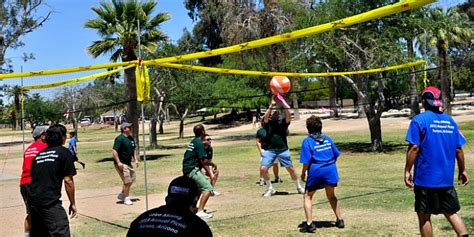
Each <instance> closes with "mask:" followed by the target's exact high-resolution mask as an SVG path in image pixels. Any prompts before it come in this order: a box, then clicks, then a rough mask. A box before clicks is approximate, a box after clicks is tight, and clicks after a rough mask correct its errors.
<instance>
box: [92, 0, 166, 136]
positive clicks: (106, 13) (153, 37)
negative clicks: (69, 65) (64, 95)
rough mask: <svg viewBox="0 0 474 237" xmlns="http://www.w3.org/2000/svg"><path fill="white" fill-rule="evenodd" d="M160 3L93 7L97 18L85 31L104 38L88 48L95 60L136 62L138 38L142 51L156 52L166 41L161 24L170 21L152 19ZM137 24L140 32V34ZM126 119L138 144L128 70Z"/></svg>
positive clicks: (124, 0)
mask: <svg viewBox="0 0 474 237" xmlns="http://www.w3.org/2000/svg"><path fill="white" fill-rule="evenodd" d="M156 5H157V3H156V2H155V1H154V0H150V1H138V0H112V1H111V2H109V1H107V2H105V1H104V2H101V3H100V7H92V11H94V12H95V13H96V14H97V18H95V19H90V20H87V21H86V23H85V27H87V28H91V29H95V30H97V33H98V34H99V35H100V36H101V37H102V39H101V40H98V41H94V42H93V44H92V45H90V46H89V47H87V51H88V52H89V54H91V55H92V56H93V57H98V56H100V55H109V54H110V60H111V61H114V62H116V61H118V60H122V62H126V61H134V60H137V52H138V36H140V44H141V48H142V49H143V50H145V51H148V52H153V51H154V49H155V48H156V46H157V44H158V43H159V42H160V41H163V40H167V39H168V38H167V36H166V35H165V33H164V32H162V31H160V30H159V27H160V24H161V23H163V22H165V21H167V20H169V19H170V15H169V14H168V13H158V14H156V15H154V16H153V11H154V10H155V7H156ZM138 20H139V21H140V32H138ZM124 77H125V95H126V100H127V101H128V102H127V109H126V114H125V116H126V118H127V121H128V122H132V123H133V137H134V138H135V139H136V141H138V106H137V101H136V98H137V91H136V84H135V83H136V80H135V68H129V69H127V70H125V75H124Z"/></svg>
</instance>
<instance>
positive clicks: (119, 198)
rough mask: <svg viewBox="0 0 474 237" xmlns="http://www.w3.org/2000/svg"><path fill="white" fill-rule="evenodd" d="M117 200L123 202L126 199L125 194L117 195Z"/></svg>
mask: <svg viewBox="0 0 474 237" xmlns="http://www.w3.org/2000/svg"><path fill="white" fill-rule="evenodd" d="M117 199H118V200H120V201H122V202H123V201H124V199H125V195H123V193H119V194H118V195H117Z"/></svg>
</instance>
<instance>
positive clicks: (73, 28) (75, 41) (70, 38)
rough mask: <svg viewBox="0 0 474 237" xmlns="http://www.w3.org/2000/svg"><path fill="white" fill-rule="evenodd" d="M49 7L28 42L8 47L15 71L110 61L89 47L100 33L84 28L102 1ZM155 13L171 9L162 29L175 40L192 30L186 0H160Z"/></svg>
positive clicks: (65, 1)
mask: <svg viewBox="0 0 474 237" xmlns="http://www.w3.org/2000/svg"><path fill="white" fill-rule="evenodd" d="M45 1H46V4H47V6H44V7H42V9H41V10H40V11H39V12H38V13H39V14H41V12H44V11H47V10H52V11H53V14H52V15H51V16H50V19H49V20H48V21H47V22H46V23H44V25H43V27H40V28H38V29H36V30H35V31H33V32H32V33H29V34H27V35H26V36H25V37H24V38H23V39H22V40H23V42H24V43H25V44H26V45H25V46H24V47H22V48H19V49H17V50H8V51H7V57H9V58H12V60H13V65H14V70H15V71H16V72H19V71H20V69H21V66H23V71H36V70H44V69H55V68H64V67H75V66H87V65H92V64H98V63H107V62H109V57H107V56H106V57H99V58H93V57H92V56H90V55H89V54H88V53H87V52H86V47H87V46H89V45H91V44H92V42H93V41H95V40H99V39H100V36H99V35H98V34H97V33H96V31H95V30H93V29H88V28H85V27H84V23H85V21H86V20H88V19H94V18H96V14H95V13H94V12H93V11H92V10H91V7H93V6H98V5H99V2H100V1H98V0H45ZM157 2H158V5H157V9H156V10H155V14H156V13H158V12H168V13H170V14H171V19H170V20H169V21H166V22H165V23H163V24H162V28H161V30H162V31H164V32H166V34H167V35H168V36H169V37H170V38H171V39H172V40H173V41H176V40H178V39H179V38H180V37H181V35H182V33H183V29H184V28H187V29H188V30H191V29H192V27H193V22H192V20H191V19H190V18H189V16H188V15H187V10H186V8H185V7H184V4H183V2H182V1H178V0H157ZM23 53H33V54H34V56H35V58H36V59H35V60H29V61H27V62H23V61H22V60H21V58H20V57H21V56H22V55H23Z"/></svg>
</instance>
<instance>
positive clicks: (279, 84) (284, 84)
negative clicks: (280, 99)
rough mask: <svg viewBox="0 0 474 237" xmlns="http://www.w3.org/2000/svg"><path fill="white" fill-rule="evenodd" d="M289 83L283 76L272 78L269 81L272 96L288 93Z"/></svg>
mask: <svg viewBox="0 0 474 237" xmlns="http://www.w3.org/2000/svg"><path fill="white" fill-rule="evenodd" d="M290 88H291V81H290V79H288V77H285V76H274V77H272V80H271V81H270V89H272V92H273V94H285V93H287V92H288V91H290Z"/></svg>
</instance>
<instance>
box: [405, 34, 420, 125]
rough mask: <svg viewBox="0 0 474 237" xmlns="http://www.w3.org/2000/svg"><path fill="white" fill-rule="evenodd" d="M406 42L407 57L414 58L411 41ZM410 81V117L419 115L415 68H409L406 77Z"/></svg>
mask: <svg viewBox="0 0 474 237" xmlns="http://www.w3.org/2000/svg"><path fill="white" fill-rule="evenodd" d="M405 40H406V41H407V50H408V57H410V58H414V57H415V54H414V49H413V40H412V39H405ZM408 80H409V81H410V117H413V116H415V115H417V114H419V113H420V106H419V103H418V89H417V85H418V82H417V80H416V75H415V67H410V74H409V75H408Z"/></svg>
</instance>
